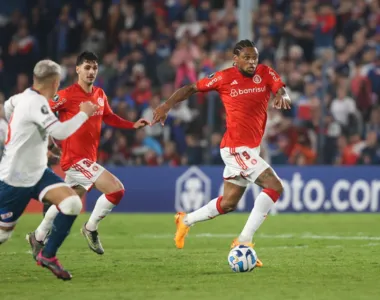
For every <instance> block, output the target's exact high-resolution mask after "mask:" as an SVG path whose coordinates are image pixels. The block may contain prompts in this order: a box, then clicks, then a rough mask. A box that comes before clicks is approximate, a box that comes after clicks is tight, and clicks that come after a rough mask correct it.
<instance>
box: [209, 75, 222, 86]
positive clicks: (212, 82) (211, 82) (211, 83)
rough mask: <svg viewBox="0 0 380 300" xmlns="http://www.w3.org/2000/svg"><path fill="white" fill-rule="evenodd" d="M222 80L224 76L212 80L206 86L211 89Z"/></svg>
mask: <svg viewBox="0 0 380 300" xmlns="http://www.w3.org/2000/svg"><path fill="white" fill-rule="evenodd" d="M221 79H222V76H218V77H216V78H214V79H213V80H211V81H210V82H209V83H207V84H206V86H207V87H210V86H212V85H213V84H214V83H215V82H217V81H219V80H221Z"/></svg>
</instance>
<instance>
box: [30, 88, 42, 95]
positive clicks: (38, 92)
mask: <svg viewBox="0 0 380 300" xmlns="http://www.w3.org/2000/svg"><path fill="white" fill-rule="evenodd" d="M30 90H31V91H33V92H36V93H37V94H39V95H41V93H40V91H38V90H36V89H35V88H34V87H33V86H31V87H30Z"/></svg>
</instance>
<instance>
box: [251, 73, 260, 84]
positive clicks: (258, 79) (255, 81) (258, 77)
mask: <svg viewBox="0 0 380 300" xmlns="http://www.w3.org/2000/svg"><path fill="white" fill-rule="evenodd" d="M252 81H253V82H254V83H256V84H259V83H261V77H260V76H259V75H255V76H253V78H252Z"/></svg>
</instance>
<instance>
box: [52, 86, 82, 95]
mask: <svg viewBox="0 0 380 300" xmlns="http://www.w3.org/2000/svg"><path fill="white" fill-rule="evenodd" d="M73 93H78V89H77V87H76V84H72V85H69V86H67V87H65V88H63V89H61V90H59V91H58V92H57V95H59V96H62V97H63V96H66V95H67V94H73Z"/></svg>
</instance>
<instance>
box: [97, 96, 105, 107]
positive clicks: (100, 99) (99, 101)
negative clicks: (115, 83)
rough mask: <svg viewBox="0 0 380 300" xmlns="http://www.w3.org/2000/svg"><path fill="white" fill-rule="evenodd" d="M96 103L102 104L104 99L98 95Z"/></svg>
mask: <svg viewBox="0 0 380 300" xmlns="http://www.w3.org/2000/svg"><path fill="white" fill-rule="evenodd" d="M98 104H99V105H100V106H104V99H103V98H101V97H99V98H98Z"/></svg>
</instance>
